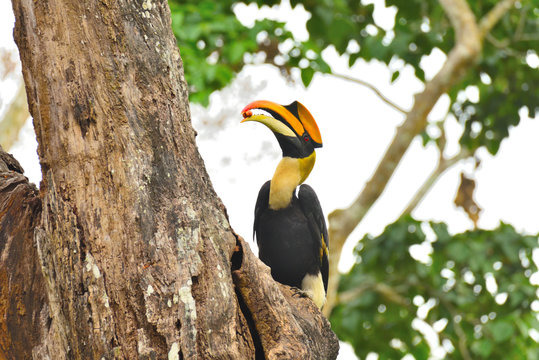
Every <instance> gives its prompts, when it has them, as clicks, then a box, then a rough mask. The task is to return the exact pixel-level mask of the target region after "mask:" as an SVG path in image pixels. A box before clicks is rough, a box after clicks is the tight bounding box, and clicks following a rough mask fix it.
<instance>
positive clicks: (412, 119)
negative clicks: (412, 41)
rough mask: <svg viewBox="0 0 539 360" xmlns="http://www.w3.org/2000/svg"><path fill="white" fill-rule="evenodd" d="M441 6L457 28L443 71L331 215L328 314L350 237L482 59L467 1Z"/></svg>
mask: <svg viewBox="0 0 539 360" xmlns="http://www.w3.org/2000/svg"><path fill="white" fill-rule="evenodd" d="M440 3H441V5H442V7H443V9H444V11H445V13H446V14H447V16H448V18H449V20H450V21H451V24H452V26H453V28H454V29H455V34H456V43H455V46H454V47H453V49H452V50H451V51H450V52H449V54H448V57H447V60H446V62H445V64H444V65H443V66H442V68H441V69H440V71H439V72H438V73H437V74H436V76H435V77H434V78H433V79H432V80H431V81H429V82H427V83H426V84H425V89H424V90H423V92H421V93H419V94H417V95H416V96H415V99H414V105H413V107H412V109H411V110H410V112H408V114H407V116H406V119H405V120H404V123H403V124H402V125H401V126H400V127H399V128H398V129H397V132H396V134H395V137H394V138H393V140H392V142H391V144H390V146H389V147H388V149H387V151H386V153H385V155H384V157H383V158H382V160H381V161H380V163H379V165H378V167H377V169H376V170H375V172H374V174H373V176H372V177H371V179H370V180H369V181H368V182H367V183H366V184H365V187H364V189H363V191H362V192H361V193H360V195H359V196H358V197H357V198H356V199H355V200H354V202H353V203H352V205H350V206H349V207H348V208H345V209H337V210H335V211H333V212H332V213H331V214H330V215H329V236H330V239H331V245H332V246H331V254H330V279H329V289H328V302H327V303H326V308H325V309H324V311H325V313H326V314H329V313H330V312H331V309H332V307H333V304H334V303H335V297H336V291H337V284H338V279H339V274H338V264H339V260H340V255H341V251H342V247H343V245H344V243H345V241H346V239H347V238H348V235H350V233H351V232H352V231H353V230H354V229H355V227H356V226H357V225H358V224H359V222H360V221H361V220H362V219H363V217H364V216H365V214H366V213H367V211H368V210H369V209H370V207H371V206H372V205H373V204H374V202H375V201H376V200H377V199H378V198H379V196H380V195H381V194H382V191H383V190H384V188H385V187H386V185H387V183H388V182H389V179H390V178H391V176H392V175H393V173H394V171H395V169H396V167H397V165H398V164H399V162H400V160H401V159H402V157H403V155H404V153H405V152H406V150H407V149H408V147H409V146H410V144H411V142H412V140H413V139H414V137H415V136H416V135H418V134H419V133H420V132H421V131H423V130H424V129H425V126H426V124H427V116H428V114H429V113H430V111H431V110H432V108H433V106H434V105H435V104H436V102H437V101H438V99H439V98H440V96H441V95H442V94H444V93H445V92H447V91H448V90H449V89H450V88H451V87H452V86H454V85H455V84H456V83H458V82H459V81H460V80H461V79H462V77H463V76H464V74H465V73H466V72H467V71H468V70H469V69H470V68H471V67H472V66H473V64H474V63H475V61H477V58H478V57H479V54H480V51H481V40H482V38H481V36H480V32H479V28H478V26H477V23H476V20H475V16H474V14H473V13H472V11H471V10H470V8H469V6H468V4H467V3H466V1H464V0H453V1H452V0H440Z"/></svg>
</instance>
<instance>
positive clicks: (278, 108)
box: [242, 100, 329, 308]
mask: <svg viewBox="0 0 539 360" xmlns="http://www.w3.org/2000/svg"><path fill="white" fill-rule="evenodd" d="M253 110H257V111H258V110H262V111H264V113H254V112H253ZM268 113H269V114H270V115H267V114H268ZM242 115H243V118H244V119H243V121H258V122H260V123H262V124H264V125H266V126H267V127H268V128H269V129H271V131H272V132H273V134H274V135H275V137H276V138H277V141H278V142H279V145H280V147H281V150H282V151H283V158H282V159H281V161H280V162H279V164H278V165H277V168H276V169H275V173H274V174H273V177H272V179H271V180H270V181H267V182H266V183H265V184H264V185H263V186H262V188H261V189H260V192H259V194H258V199H257V201H256V206H255V222H254V233H255V235H256V241H257V243H258V248H259V258H260V259H261V260H262V261H263V262H264V263H265V264H266V265H268V266H269V267H270V268H271V274H272V276H273V278H274V279H275V280H277V281H279V282H280V283H283V284H286V285H290V286H294V287H296V288H299V289H301V290H303V292H304V294H306V295H307V296H309V297H310V298H311V299H312V300H313V301H314V303H315V304H316V305H317V306H318V307H320V308H321V307H322V306H323V305H324V303H325V299H326V292H327V287H328V268H329V266H328V264H329V259H328V256H329V255H328V254H329V252H328V234H327V228H326V222H325V219H324V215H323V213H322V208H321V207H320V202H319V201H318V197H317V196H316V193H315V192H314V190H313V189H312V188H311V187H310V186H309V185H306V184H303V182H304V181H305V179H306V178H307V177H308V176H309V174H310V172H311V170H312V168H313V166H314V163H315V159H316V153H315V148H319V147H322V137H321V135H320V131H319V129H318V125H317V124H316V122H315V121H314V118H313V117H312V115H311V113H310V112H309V111H308V110H307V108H305V106H303V105H302V104H301V103H299V102H297V101H294V102H293V103H291V104H290V105H285V106H283V105H278V104H276V103H273V102H270V101H265V100H261V101H255V102H252V103H250V104H249V105H247V106H246V107H245V108H244V109H243V111H242ZM296 193H297V194H296Z"/></svg>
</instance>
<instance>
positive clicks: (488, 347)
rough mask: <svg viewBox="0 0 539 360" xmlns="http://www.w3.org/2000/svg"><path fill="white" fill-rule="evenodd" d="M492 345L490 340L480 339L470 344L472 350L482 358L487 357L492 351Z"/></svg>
mask: <svg viewBox="0 0 539 360" xmlns="http://www.w3.org/2000/svg"><path fill="white" fill-rule="evenodd" d="M493 347H494V345H493V344H492V341H490V340H488V339H481V340H478V341H475V342H474V343H473V344H472V351H473V352H474V353H475V354H477V355H479V356H481V357H483V358H488V357H489V356H490V354H491V353H492V349H493Z"/></svg>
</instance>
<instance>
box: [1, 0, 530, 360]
mask: <svg viewBox="0 0 539 360" xmlns="http://www.w3.org/2000/svg"><path fill="white" fill-rule="evenodd" d="M254 10H255V8H254V7H243V8H241V7H240V8H236V11H237V12H238V14H240V16H241V17H242V19H244V21H245V22H247V23H248V22H249V21H252V20H253V19H254V18H255V17H256V16H258V15H257V14H256V12H254ZM268 13H269V14H271V15H272V16H274V17H276V18H279V19H280V20H284V21H290V23H289V27H290V29H291V30H292V31H293V32H294V33H295V34H296V36H298V37H305V36H307V33H306V30H305V22H306V21H307V19H308V14H306V13H305V11H303V10H302V9H301V8H299V7H298V8H296V9H295V10H294V11H292V10H290V9H288V11H286V10H285V11H281V12H276V11H275V10H269V11H268ZM375 18H376V19H377V21H380V22H381V24H383V26H384V27H391V24H392V10H388V11H386V12H384V11H380V10H378V11H377V12H376V13H375ZM12 29H13V15H12V13H11V4H10V2H8V1H3V2H0V46H2V47H8V48H14V47H15V45H14V43H13V40H12ZM324 56H325V58H326V60H327V61H330V62H331V63H332V65H333V66H334V69H335V70H336V71H338V72H341V73H345V74H349V75H352V76H355V77H357V78H360V79H363V80H366V81H368V82H370V83H372V84H375V85H376V86H377V87H378V88H379V89H380V90H381V91H382V92H383V93H384V94H385V95H386V96H387V97H389V98H390V99H393V100H394V101H395V102H396V103H398V104H399V105H401V106H402V107H405V108H410V106H411V104H412V100H413V95H414V93H416V92H418V91H421V89H422V84H421V83H420V82H419V81H418V80H417V79H415V77H414V76H413V71H411V69H405V70H404V71H403V72H401V77H400V78H399V80H397V81H396V82H395V83H394V84H393V85H389V79H390V74H389V71H388V70H387V68H386V67H385V66H384V65H382V64H380V63H377V62H371V63H369V64H366V63H360V64H358V65H356V66H354V67H353V68H352V69H349V68H348V67H347V65H346V64H347V61H346V59H342V58H339V57H338V56H337V55H336V53H334V52H332V51H327V52H326V53H324ZM443 60H444V57H443V54H441V53H439V52H438V53H434V54H433V55H432V56H431V57H429V59H427V60H426V62H425V64H426V66H427V69H426V73H427V76H428V77H432V76H433V75H434V74H435V73H436V71H437V70H438V69H439V67H440V66H441V64H442V63H443ZM13 89H14V82H13V81H11V82H8V83H1V84H0V100H1V101H0V104H2V103H3V104H4V105H5V104H6V103H7V102H9V101H10V97H11V96H12V94H11V93H13V91H14V90H13ZM538 96H539V94H538ZM258 99H267V100H272V101H275V102H277V103H281V104H288V103H290V102H292V101H293V100H296V99H297V100H299V101H301V102H302V103H303V104H304V105H305V106H307V108H308V109H309V110H310V111H311V113H312V114H313V116H314V117H315V119H316V121H317V122H318V125H319V128H320V130H321V133H322V138H323V142H324V147H323V148H321V149H318V150H317V164H316V165H315V168H314V170H313V172H312V173H311V175H310V177H309V178H308V179H307V182H308V183H309V184H310V185H312V186H313V187H314V188H315V190H316V191H317V193H318V196H319V198H320V201H321V204H322V207H323V209H324V211H325V214H326V215H327V214H328V213H329V212H331V211H332V210H334V209H336V208H341V207H345V206H347V205H349V204H350V203H351V201H352V199H353V198H355V197H356V196H357V195H358V194H359V193H360V191H361V189H362V188H363V186H364V184H365V182H366V181H367V180H368V179H369V178H370V176H371V175H372V173H373V171H374V169H375V167H376V165H377V164H378V162H379V160H380V159H381V157H382V155H383V153H384V151H385V149H386V148H387V146H388V145H389V143H390V141H391V139H392V137H393V135H394V133H395V128H396V126H398V125H399V124H400V123H401V122H402V121H403V116H402V115H401V114H400V113H398V112H396V111H395V110H393V109H391V108H389V107H388V106H387V105H385V104H384V103H383V102H382V101H381V100H380V99H379V98H378V97H376V95H374V93H372V92H371V91H370V90H368V89H366V88H364V87H360V86H358V85H355V84H352V83H349V82H345V81H343V80H338V79H335V78H332V77H330V76H324V75H315V77H314V79H313V82H312V84H311V85H310V86H309V88H308V90H305V89H303V87H302V86H300V85H291V84H288V83H286V81H284V80H283V79H282V77H281V76H280V75H279V73H278V71H277V70H276V69H274V68H273V67H271V66H267V65H261V66H248V67H246V68H245V69H244V70H243V71H242V73H241V74H239V76H238V78H237V80H236V81H235V82H234V83H233V84H232V85H231V86H230V87H229V88H227V89H225V90H223V91H221V92H219V93H217V94H214V95H212V98H211V100H212V101H211V106H210V108H209V109H208V110H204V109H201V108H200V107H197V106H193V107H192V113H193V123H194V125H195V127H197V130H198V131H199V134H200V135H199V137H198V145H199V148H200V151H201V153H202V156H203V158H204V159H205V162H206V166H207V168H208V171H209V173H210V176H211V178H212V182H213V184H214V186H215V189H216V191H217V193H218V194H219V196H221V198H222V199H223V201H224V203H225V205H226V207H227V209H228V214H229V216H230V220H231V224H232V226H233V227H234V229H235V230H236V232H238V233H239V234H241V235H242V236H243V237H245V239H246V240H248V241H250V243H251V244H252V247H253V248H254V249H256V246H255V245H254V244H253V243H252V223H253V211H254V203H255V201H256V196H257V194H258V190H259V188H260V186H261V185H262V184H263V183H264V182H265V181H266V180H267V179H269V178H271V176H272V174H273V170H274V168H275V166H276V164H277V162H278V158H279V157H280V149H279V148H278V145H277V142H276V141H275V140H274V138H273V135H272V134H271V133H270V132H269V131H268V130H267V129H266V128H265V127H264V126H262V125H260V124H254V123H247V124H241V125H240V124H239V122H240V120H241V115H240V111H241V109H242V108H243V106H244V105H246V104H247V102H250V101H253V100H258ZM447 105H448V100H447V98H442V99H441V100H440V101H439V104H437V106H436V107H435V109H434V111H433V113H432V114H431V116H430V118H431V119H435V120H437V119H439V118H440V117H441V116H442V115H443V114H444V113H445V109H447ZM0 110H2V109H1V108H0ZM216 122H222V123H224V124H225V127H224V129H220V128H218V127H217V126H214V125H212V124H214V123H216ZM201 123H209V126H206V127H202V126H201V125H200V124H201ZM446 131H447V134H448V138H449V139H448V140H449V147H448V152H449V153H452V154H454V153H456V152H457V151H458V143H457V141H458V137H459V135H460V132H461V131H462V129H461V126H460V125H459V124H457V123H456V121H454V120H449V121H448V122H447V124H446ZM537 134H539V121H537V119H535V121H533V120H531V119H529V118H528V117H527V114H524V113H522V116H521V124H520V125H519V126H518V127H516V128H512V129H511V130H510V137H509V139H507V140H504V142H503V143H502V145H501V147H500V150H499V153H498V155H497V156H495V157H492V156H490V155H489V154H488V153H487V152H486V151H479V153H478V156H479V158H480V159H481V166H480V168H479V169H478V170H477V171H475V172H473V167H474V166H473V161H468V162H464V163H461V164H458V165H456V166H454V167H453V168H451V169H450V170H449V171H448V172H447V173H446V174H444V175H443V176H442V177H441V178H440V179H439V181H438V182H437V183H436V185H435V186H434V187H433V188H432V189H431V191H430V192H429V193H428V194H427V196H426V197H425V198H424V200H423V201H422V202H421V203H420V205H419V206H418V207H417V209H416V210H415V211H414V213H413V215H414V216H415V217H416V218H418V219H421V220H435V221H444V222H446V223H447V224H448V225H449V229H450V231H451V232H453V233H455V232H461V231H465V230H467V229H471V227H472V223H471V221H470V220H469V219H468V218H467V216H466V215H465V213H464V212H463V211H462V210H458V209H456V207H455V205H454V204H453V199H454V197H455V194H456V190H457V187H458V184H459V178H460V172H461V171H464V172H465V173H466V174H467V175H468V176H472V175H473V177H474V178H475V180H476V182H477V185H476V194H475V198H476V201H477V203H478V204H479V206H480V207H482V208H483V212H482V213H481V217H480V220H479V226H480V227H481V228H487V229H491V228H494V227H496V226H498V224H499V222H500V221H504V222H507V223H510V224H512V225H513V226H515V228H516V229H517V230H518V231H523V232H526V233H531V234H537V233H539V186H538V184H539V166H538V165H537V159H538V158H539V141H537V136H538V135H537ZM267 144H269V146H270V149H271V151H270V152H269V154H265V155H261V149H262V147H263V146H266V145H267ZM36 146H37V144H36V141H35V138H34V135H33V129H32V126H31V122H28V123H27V124H26V126H25V128H24V129H23V131H22V132H21V135H20V140H19V141H18V143H17V144H16V145H15V146H14V147H13V148H12V149H11V150H10V152H12V153H14V155H15V156H16V158H17V159H18V160H19V161H20V162H21V164H22V165H23V167H24V169H25V170H26V175H27V176H28V177H29V179H30V180H31V181H32V182H35V183H38V182H39V180H40V178H41V174H40V170H39V164H38V160H37V155H36ZM437 157H438V154H437V150H436V149H435V148H434V147H433V146H428V147H427V148H424V147H423V146H422V145H421V143H420V141H419V139H416V140H415V141H414V142H413V144H412V146H411V147H410V149H409V150H408V151H407V152H406V154H405V156H404V158H403V161H402V162H401V164H400V165H399V167H398V169H397V171H396V173H395V174H394V176H393V178H392V179H391V181H390V183H389V184H388V186H387V188H386V189H385V191H384V193H383V194H382V196H381V198H380V199H379V200H378V201H377V202H376V204H375V205H374V206H373V207H372V209H371V211H370V212H369V213H368V215H367V216H366V217H365V219H364V220H363V222H362V223H361V224H360V226H359V227H358V228H357V229H356V230H355V231H354V233H353V234H352V236H351V238H350V240H349V241H348V243H347V245H346V246H345V248H344V251H343V258H342V261H341V264H340V269H341V270H342V271H346V270H347V269H348V268H349V267H350V266H351V264H352V262H353V258H352V248H353V246H354V245H355V243H356V241H357V240H359V239H360V238H361V237H363V236H364V234H366V233H372V234H378V233H380V232H381V231H382V230H383V228H384V227H385V226H386V225H387V224H389V223H391V222H393V221H394V220H396V219H397V217H398V216H399V215H400V214H401V212H402V210H403V209H404V208H405V207H406V205H407V203H408V201H409V200H410V199H411V198H412V196H413V195H414V193H415V191H416V190H417V188H418V187H419V186H420V185H421V184H422V182H423V181H424V180H425V179H426V178H427V176H428V175H429V173H430V172H431V171H432V170H433V169H434V168H435V166H436V162H437ZM537 257H538V256H537V252H536V254H535V258H536V261H537ZM353 358H354V356H353V354H352V352H351V350H350V348H349V347H347V346H345V348H344V349H342V350H341V354H340V356H339V359H341V360H343V359H353Z"/></svg>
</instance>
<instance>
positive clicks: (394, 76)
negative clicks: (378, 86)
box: [391, 70, 401, 84]
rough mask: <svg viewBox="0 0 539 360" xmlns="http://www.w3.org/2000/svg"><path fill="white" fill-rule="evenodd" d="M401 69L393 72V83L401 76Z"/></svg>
mask: <svg viewBox="0 0 539 360" xmlns="http://www.w3.org/2000/svg"><path fill="white" fill-rule="evenodd" d="M400 74H401V73H400V71H399V70H395V71H393V73H392V74H391V83H392V84H393V83H394V82H395V80H397V79H398V78H399V76H400Z"/></svg>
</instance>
